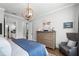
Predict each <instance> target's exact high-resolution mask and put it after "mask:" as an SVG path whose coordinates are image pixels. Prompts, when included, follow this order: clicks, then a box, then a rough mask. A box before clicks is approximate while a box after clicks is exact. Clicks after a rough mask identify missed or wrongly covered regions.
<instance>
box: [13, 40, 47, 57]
mask: <svg viewBox="0 0 79 59" xmlns="http://www.w3.org/2000/svg"><path fill="white" fill-rule="evenodd" d="M12 41H13V42H15V43H16V44H17V45H19V46H20V47H21V48H23V49H24V50H25V51H27V52H28V53H29V55H30V56H46V55H47V54H46V50H45V47H44V45H43V44H40V43H37V42H34V41H31V40H26V39H12Z"/></svg>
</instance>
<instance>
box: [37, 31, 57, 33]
mask: <svg viewBox="0 0 79 59" xmlns="http://www.w3.org/2000/svg"><path fill="white" fill-rule="evenodd" d="M37 32H41V33H52V32H55V31H37Z"/></svg>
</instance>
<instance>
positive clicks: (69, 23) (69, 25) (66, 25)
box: [64, 22, 73, 28]
mask: <svg viewBox="0 0 79 59" xmlns="http://www.w3.org/2000/svg"><path fill="white" fill-rule="evenodd" d="M64 28H73V22H64Z"/></svg>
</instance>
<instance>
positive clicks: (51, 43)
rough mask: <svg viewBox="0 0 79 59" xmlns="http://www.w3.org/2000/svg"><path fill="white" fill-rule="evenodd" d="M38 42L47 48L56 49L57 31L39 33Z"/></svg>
mask: <svg viewBox="0 0 79 59" xmlns="http://www.w3.org/2000/svg"><path fill="white" fill-rule="evenodd" d="M37 41H38V42H40V43H42V44H45V45H46V47H49V48H52V49H55V47H56V32H55V31H37Z"/></svg>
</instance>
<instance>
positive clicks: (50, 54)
mask: <svg viewBox="0 0 79 59" xmlns="http://www.w3.org/2000/svg"><path fill="white" fill-rule="evenodd" d="M48 56H56V55H54V54H52V53H49V55H48Z"/></svg>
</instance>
